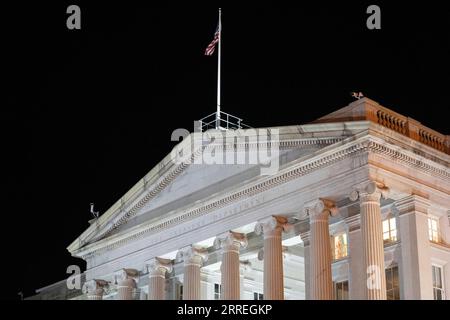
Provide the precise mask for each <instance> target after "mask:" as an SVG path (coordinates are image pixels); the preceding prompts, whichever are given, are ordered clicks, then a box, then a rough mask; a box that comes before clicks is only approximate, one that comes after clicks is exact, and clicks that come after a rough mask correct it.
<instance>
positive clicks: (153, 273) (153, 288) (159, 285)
mask: <svg viewBox="0 0 450 320" xmlns="http://www.w3.org/2000/svg"><path fill="white" fill-rule="evenodd" d="M172 268H173V261H172V260H170V259H163V258H158V257H156V258H154V259H152V260H151V261H150V262H149V263H148V295H147V299H148V300H165V299H166V273H167V272H172Z"/></svg>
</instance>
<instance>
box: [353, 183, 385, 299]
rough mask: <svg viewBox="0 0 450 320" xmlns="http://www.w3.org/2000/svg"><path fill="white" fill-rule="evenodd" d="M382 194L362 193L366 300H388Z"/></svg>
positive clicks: (361, 213)
mask: <svg viewBox="0 0 450 320" xmlns="http://www.w3.org/2000/svg"><path fill="white" fill-rule="evenodd" d="M380 197H381V193H380V192H377V191H375V192H373V193H367V192H360V194H359V198H360V209H361V210H360V215H361V236H362V245H363V257H364V260H363V261H364V265H363V268H364V270H365V272H366V273H367V277H368V278H367V283H366V286H365V298H366V299H368V300H385V299H386V276H385V271H384V244H383V227H382V221H381V209H380Z"/></svg>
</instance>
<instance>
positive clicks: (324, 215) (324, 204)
mask: <svg viewBox="0 0 450 320" xmlns="http://www.w3.org/2000/svg"><path fill="white" fill-rule="evenodd" d="M305 212H306V214H307V215H308V216H309V220H310V222H314V221H323V220H328V217H329V216H333V217H334V216H336V215H337V214H338V212H339V209H338V207H337V206H336V203H335V202H334V201H332V200H329V199H325V198H319V199H316V200H313V201H309V202H307V203H305Z"/></svg>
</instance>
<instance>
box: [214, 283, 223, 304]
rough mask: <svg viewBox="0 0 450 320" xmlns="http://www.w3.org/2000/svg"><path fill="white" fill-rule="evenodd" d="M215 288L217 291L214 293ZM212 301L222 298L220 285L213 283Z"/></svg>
mask: <svg viewBox="0 0 450 320" xmlns="http://www.w3.org/2000/svg"><path fill="white" fill-rule="evenodd" d="M216 288H218V291H216ZM213 293H214V300H220V299H221V298H222V285H221V284H220V283H217V282H215V283H214V291H213Z"/></svg>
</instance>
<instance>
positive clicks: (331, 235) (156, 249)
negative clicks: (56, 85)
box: [40, 98, 450, 300]
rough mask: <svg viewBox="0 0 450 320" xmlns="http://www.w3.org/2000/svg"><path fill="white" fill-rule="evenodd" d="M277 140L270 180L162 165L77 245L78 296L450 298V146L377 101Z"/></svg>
mask: <svg viewBox="0 0 450 320" xmlns="http://www.w3.org/2000/svg"><path fill="white" fill-rule="evenodd" d="M249 130H251V129H249ZM269 130H272V132H275V131H277V132H278V139H277V141H271V142H270V143H271V146H272V147H273V146H274V144H275V145H276V147H277V148H278V150H279V154H276V155H274V156H276V157H279V158H278V160H279V169H278V170H277V172H275V173H273V174H270V175H262V174H261V170H260V168H259V167H260V166H263V165H258V164H235V165H227V164H216V165H210V164H195V163H176V162H174V161H172V159H173V157H172V156H173V154H172V156H171V155H168V156H167V157H166V158H165V159H163V160H162V161H161V162H160V163H159V164H158V165H157V166H156V167H155V168H153V169H152V170H151V171H150V172H149V173H148V174H147V175H146V176H145V177H144V178H142V179H141V180H140V181H139V182H138V183H137V184H136V185H135V186H134V187H133V188H132V189H131V190H130V191H129V192H128V193H127V194H125V195H124V196H123V197H122V198H121V199H119V200H118V201H117V203H116V204H115V205H113V206H112V207H111V208H110V209H109V210H108V211H107V212H105V213H104V214H102V215H101V216H100V217H99V218H98V219H96V220H94V221H92V222H91V225H90V226H89V228H88V229H87V230H86V231H85V232H83V233H82V234H81V235H80V236H79V237H78V238H77V239H76V240H75V241H74V242H73V243H72V244H71V245H70V246H69V247H68V250H69V251H70V253H71V254H72V255H73V256H75V257H79V258H81V259H83V260H85V261H86V262H87V270H86V272H85V273H84V275H83V277H85V279H86V283H85V286H84V290H83V292H80V293H79V295H72V296H71V298H74V299H119V300H126V299H185V300H192V299H450V225H449V220H450V136H445V135H443V134H441V133H438V132H436V131H434V130H432V129H430V128H427V127H425V126H423V125H422V124H421V123H420V122H418V121H416V120H413V119H411V118H408V117H406V116H403V115H400V114H398V113H395V112H394V111H392V110H390V109H387V108H385V107H383V106H381V105H379V104H378V103H377V102H375V101H372V100H370V99H368V98H363V99H360V100H356V101H354V102H353V103H351V104H349V105H348V106H346V107H344V108H342V109H339V110H337V111H336V112H333V113H331V114H328V115H326V116H324V117H322V118H320V119H318V120H316V121H314V122H312V123H309V124H304V125H294V126H286V127H276V128H269ZM244 131H245V130H244ZM244 131H241V130H238V131H234V134H235V135H236V136H239V135H240V134H242V132H244ZM188 141H189V139H184V140H183V142H181V143H180V145H182V144H183V143H189V142H188ZM232 144H233V148H234V149H235V150H236V149H240V150H247V149H251V148H252V147H255V143H254V142H250V141H246V140H245V139H236V140H235V141H234V142H233V143H232ZM252 144H253V145H252ZM258 144H261V145H262V144H265V147H267V144H268V141H266V140H262V141H260V140H258V141H257V142H256V147H260V145H258ZM180 145H179V146H180ZM200 146H201V147H200V148H199V149H195V150H192V154H189V155H188V156H189V158H190V159H191V160H192V159H194V158H197V157H201V156H202V153H204V152H205V150H206V149H207V148H208V146H205V145H204V144H203V145H202V144H200ZM83 279H84V278H83ZM49 290H51V287H49V288H44V289H42V290H41V291H40V296H41V297H45V294H46V292H47V291H49Z"/></svg>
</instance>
